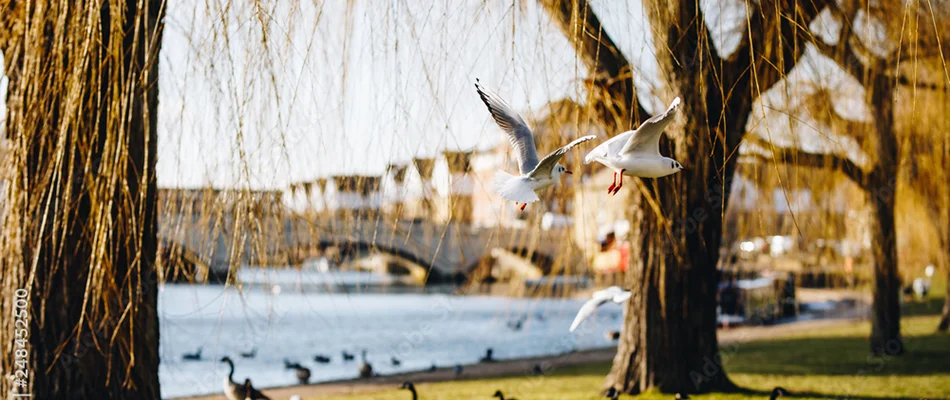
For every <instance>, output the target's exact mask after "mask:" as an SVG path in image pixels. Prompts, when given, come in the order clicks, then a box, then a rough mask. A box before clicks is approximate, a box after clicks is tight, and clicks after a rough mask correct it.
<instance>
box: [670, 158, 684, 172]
mask: <svg viewBox="0 0 950 400" xmlns="http://www.w3.org/2000/svg"><path fill="white" fill-rule="evenodd" d="M683 169H684V168H683V164H680V162H679V161H676V160H673V172H680V171H682V170H683Z"/></svg>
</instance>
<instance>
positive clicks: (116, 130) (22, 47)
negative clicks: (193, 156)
mask: <svg viewBox="0 0 950 400" xmlns="http://www.w3.org/2000/svg"><path fill="white" fill-rule="evenodd" d="M0 10H2V12H3V14H2V17H0V19H2V21H0V50H2V51H3V56H4V60H5V69H6V75H7V77H8V78H9V89H8V93H7V107H8V115H7V120H6V135H7V137H8V138H9V139H10V140H11V149H10V154H9V155H8V157H7V159H8V160H7V162H8V163H9V165H7V167H8V168H10V170H11V175H10V177H9V180H8V182H7V183H8V185H9V187H8V189H7V190H6V192H5V197H4V199H3V201H4V202H5V204H4V206H5V214H4V223H3V228H2V229H3V230H2V232H3V235H2V247H3V258H2V261H0V276H2V280H3V283H2V285H0V299H2V300H0V315H2V316H0V321H2V326H3V328H2V330H0V343H2V344H0V346H2V349H3V351H2V353H0V370H3V371H4V373H9V374H11V375H12V374H13V373H14V372H13V371H17V370H25V371H26V372H27V373H28V374H29V375H28V377H27V379H25V381H14V380H10V379H3V380H0V391H2V392H3V393H12V392H13V391H14V390H15V391H16V392H18V393H24V392H28V393H32V394H33V396H34V398H42V399H53V398H55V399H131V398H135V399H158V398H159V383H158V363H159V355H158V315H157V309H156V305H157V301H156V298H157V294H158V291H157V287H156V280H155V279H154V278H153V277H154V276H155V274H154V265H153V264H154V260H155V251H156V235H155V212H154V209H155V208H154V199H155V193H156V180H155V165H156V164H155V162H156V149H157V147H156V111H157V105H158V87H157V81H158V79H157V77H158V76H157V75H158V63H157V60H158V58H157V55H158V50H159V46H160V43H161V37H162V16H163V15H164V2H162V1H150V0H138V1H131V0H128V1H122V0H112V1H80V0H60V1H56V0H35V1H5V2H2V4H0ZM17 290H20V293H23V291H22V290H26V292H27V293H28V295H27V299H28V301H29V305H28V310H29V314H30V317H29V319H30V322H29V340H28V341H27V342H26V343H22V342H21V343H20V344H16V342H15V340H14V339H15V337H16V333H15V332H14V325H15V322H14V319H15V317H14V313H13V309H14V307H15V306H16V305H15V303H14V302H13V299H14V298H15V293H16V291H17ZM20 345H23V347H24V348H25V349H26V350H28V356H27V357H26V358H25V361H26V365H25V368H24V366H23V365H17V361H22V360H23V359H22V358H17V357H16V356H15V354H16V353H15V351H14V350H17V349H20ZM20 354H23V353H22V352H21V353H20ZM24 382H25V385H24V384H23V383H24ZM14 385H16V387H15V388H14Z"/></svg>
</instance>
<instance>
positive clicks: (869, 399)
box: [741, 390, 920, 400]
mask: <svg viewBox="0 0 950 400" xmlns="http://www.w3.org/2000/svg"><path fill="white" fill-rule="evenodd" d="M741 393H742V394H746V395H754V396H762V398H766V399H767V398H769V396H770V395H771V394H772V392H771V391H768V392H766V391H760V390H744V391H742V392H741ZM779 398H780V399H785V398H789V399H794V398H819V399H848V400H884V399H887V400H919V399H920V398H919V397H894V396H854V395H846V394H841V395H838V394H835V393H818V392H792V391H789V392H786V394H785V395H784V396H781V397H779Z"/></svg>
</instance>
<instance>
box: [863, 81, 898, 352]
mask: <svg viewBox="0 0 950 400" xmlns="http://www.w3.org/2000/svg"><path fill="white" fill-rule="evenodd" d="M883 70H884V69H883V65H880V66H877V67H872V68H870V69H869V70H868V74H869V79H868V80H867V81H868V83H869V86H870V87H868V88H867V93H868V96H870V99H869V102H868V104H870V105H871V109H872V110H874V117H875V118H874V123H875V128H876V129H877V134H878V138H877V139H878V140H877V143H876V148H877V156H878V161H877V164H876V165H875V167H874V169H873V170H872V171H871V174H870V179H869V182H868V185H867V190H868V194H869V197H870V198H869V201H870V203H871V208H872V212H873V217H872V218H871V220H872V223H871V244H872V246H873V247H874V248H873V249H872V251H873V253H874V293H873V302H872V305H871V312H872V315H871V353H872V354H877V355H882V354H888V355H898V354H901V353H903V352H904V342H903V339H901V322H900V321H901V308H900V295H901V294H900V292H901V280H900V276H899V275H898V273H897V234H896V229H895V222H894V207H895V202H896V194H897V167H898V165H899V160H898V155H899V154H900V151H899V147H898V142H897V136H896V135H895V133H894V90H893V86H892V83H891V82H890V80H889V79H888V78H887V77H886V76H885V75H884V73H883Z"/></svg>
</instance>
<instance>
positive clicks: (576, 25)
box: [539, 0, 650, 125]
mask: <svg viewBox="0 0 950 400" xmlns="http://www.w3.org/2000/svg"><path fill="white" fill-rule="evenodd" d="M539 1H540V3H541V5H542V6H544V9H545V10H547V12H548V14H549V15H550V16H551V19H553V20H554V22H555V23H556V24H557V26H558V28H560V29H561V31H562V32H563V33H564V36H566V37H567V38H568V41H569V42H571V45H572V46H574V50H575V51H576V52H577V55H578V57H580V59H581V60H582V61H583V62H584V65H586V66H587V69H588V70H589V71H590V73H591V77H590V78H591V79H590V80H589V82H591V83H592V84H593V85H594V86H596V87H599V88H601V89H602V90H604V91H605V94H606V96H604V100H605V103H606V104H603V105H604V106H605V107H604V109H603V110H601V111H602V119H603V122H605V123H607V124H608V125H623V124H627V125H629V124H630V123H631V122H635V121H639V120H642V119H644V118H647V116H649V115H650V114H649V113H647V112H646V110H644V109H643V107H642V106H641V105H640V102H639V101H638V100H637V96H636V94H635V92H634V85H633V69H632V67H631V66H630V63H629V62H628V61H627V59H626V58H625V57H624V56H623V54H622V53H621V52H620V49H619V48H617V46H616V45H615V44H614V42H613V40H611V39H610V35H608V34H607V32H606V31H604V29H603V26H601V24H600V19H598V18H597V15H596V14H595V13H594V10H593V9H591V8H590V5H589V4H588V3H587V0H574V1H567V0H539ZM618 118H619V119H620V120H621V121H617V119H618ZM618 122H620V123H619V124H618Z"/></svg>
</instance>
